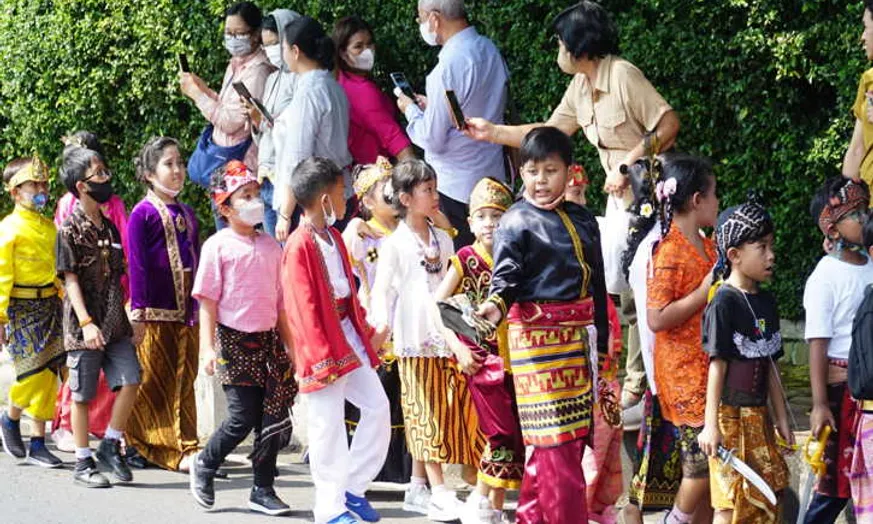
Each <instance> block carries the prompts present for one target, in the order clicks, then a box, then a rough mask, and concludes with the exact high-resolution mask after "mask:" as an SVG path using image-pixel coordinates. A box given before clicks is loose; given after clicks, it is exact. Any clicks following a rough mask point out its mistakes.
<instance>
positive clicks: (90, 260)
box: [56, 146, 140, 488]
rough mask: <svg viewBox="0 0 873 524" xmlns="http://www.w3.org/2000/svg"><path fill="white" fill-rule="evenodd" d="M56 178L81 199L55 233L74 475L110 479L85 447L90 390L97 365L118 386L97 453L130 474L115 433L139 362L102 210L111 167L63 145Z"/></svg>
mask: <svg viewBox="0 0 873 524" xmlns="http://www.w3.org/2000/svg"><path fill="white" fill-rule="evenodd" d="M61 179H62V180H63V182H64V186H66V188H67V190H68V191H70V192H71V193H73V195H74V196H75V197H76V198H78V199H79V205H78V207H76V210H75V211H73V214H72V215H70V216H69V217H67V219H66V220H65V221H64V223H63V225H62V226H61V229H60V233H59V235H58V239H57V248H56V251H57V271H58V275H59V276H60V277H61V278H63V279H64V282H65V286H66V296H65V298H64V346H65V348H66V350H67V367H69V368H70V378H69V381H70V390H71V391H72V393H73V402H74V405H73V411H72V422H73V438H74V439H75V443H76V467H75V470H74V472H73V480H74V481H75V482H76V483H78V484H81V485H84V486H86V487H94V488H105V487H109V480H108V479H107V478H106V477H104V476H103V475H102V474H101V473H100V472H99V471H97V468H96V466H95V464H94V459H93V458H92V457H91V449H90V448H89V447H88V403H89V402H90V401H91V400H92V399H93V398H94V394H95V391H96V388H97V377H98V374H99V372H100V370H101V369H102V370H103V372H104V373H105V374H106V381H107V383H108V384H109V387H110V389H112V390H114V391H116V392H117V394H116V397H115V403H114V405H113V406H112V417H111V418H110V420H109V426H108V427H107V428H106V434H105V436H104V437H103V440H102V441H101V442H100V447H99V448H98V449H97V458H98V459H100V461H101V462H103V463H105V464H108V465H109V466H111V468H112V471H113V473H114V475H115V478H116V479H117V480H119V481H121V482H130V481H131V480H133V475H132V474H131V473H130V469H129V468H128V467H127V464H125V462H124V460H123V459H122V458H121V456H120V455H119V439H121V437H122V432H123V431H124V429H125V427H126V426H127V419H128V417H129V416H130V411H131V408H132V406H133V402H134V400H135V399H136V390H137V385H138V384H139V377H140V366H139V361H138V360H137V357H136V349H135V348H134V346H133V343H132V342H131V336H132V335H133V332H132V330H131V327H130V323H129V322H128V320H127V313H126V312H125V310H124V290H123V289H122V286H121V276H122V275H123V274H124V272H125V268H124V253H123V251H122V248H121V236H120V234H119V233H118V230H117V229H116V228H115V225H113V224H112V222H110V221H109V220H108V219H106V218H105V217H104V216H103V213H102V212H101V211H100V204H103V203H105V202H107V201H108V200H109V199H110V198H111V197H112V194H113V191H112V173H110V172H109V170H107V169H106V164H105V163H104V161H103V157H102V156H101V155H100V154H99V153H97V152H96V151H92V150H90V149H88V148H85V147H79V146H69V147H67V148H66V149H65V150H64V156H63V167H62V168H61Z"/></svg>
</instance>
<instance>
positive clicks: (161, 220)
mask: <svg viewBox="0 0 873 524" xmlns="http://www.w3.org/2000/svg"><path fill="white" fill-rule="evenodd" d="M135 164H136V174H137V178H138V179H139V180H140V181H141V182H142V183H144V184H145V185H146V186H147V187H148V192H147V193H146V196H145V198H144V199H143V200H142V201H140V202H139V204H137V205H136V207H134V208H133V211H132V212H131V213H130V220H129V222H128V230H127V231H128V235H129V236H130V253H129V257H128V258H129V264H128V265H129V271H130V293H131V297H130V317H131V320H133V331H134V342H136V343H137V354H138V356H139V361H140V364H141V365H142V381H141V384H140V388H139V391H138V393H137V398H136V403H135V404H134V409H133V413H132V415H131V418H130V422H129V424H128V430H127V441H128V444H129V445H131V446H133V447H135V448H136V450H137V451H138V452H139V453H140V454H141V455H142V456H143V457H145V458H146V459H147V460H148V461H149V462H152V463H154V464H156V465H158V466H160V467H162V468H165V469H170V470H181V471H186V470H187V467H188V462H189V460H188V459H189V457H190V456H191V455H192V454H193V453H194V452H196V451H197V442H198V441H197V410H196V406H195V402H194V379H195V378H196V377H197V363H198V348H199V344H198V338H197V335H198V333H197V326H196V317H195V311H196V310H197V307H196V304H195V302H194V301H193V300H192V299H191V298H190V297H191V287H192V285H193V283H194V273H195V271H196V270H197V258H198V256H197V255H198V251H199V248H200V246H199V241H198V239H199V237H198V227H197V218H196V217H195V215H194V210H193V209H191V208H190V207H189V206H187V205H185V204H182V203H181V202H179V201H178V200H176V196H177V195H178V194H179V193H180V192H181V191H182V186H183V185H184V184H185V164H184V161H183V159H182V156H181V154H180V153H179V144H178V142H176V140H174V139H172V138H167V137H157V138H153V139H152V140H150V141H149V142H148V143H147V144H146V145H145V146H144V147H143V148H142V151H140V154H139V156H138V157H137V158H136V159H135Z"/></svg>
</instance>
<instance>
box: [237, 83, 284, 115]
mask: <svg viewBox="0 0 873 524" xmlns="http://www.w3.org/2000/svg"><path fill="white" fill-rule="evenodd" d="M231 85H232V86H233V88H234V89H235V90H236V92H237V94H238V95H239V96H241V97H242V98H244V99H245V101H246V102H248V103H249V104H251V105H253V106H255V109H257V110H258V113H260V114H261V116H262V117H264V119H265V120H266V121H267V122H269V123H270V125H273V124H275V121H274V120H273V115H271V114H270V112H269V111H268V110H267V108H266V107H264V104H262V103H261V101H260V100H258V99H257V98H255V97H253V96H252V93H251V92H250V91H249V89H248V88H247V87H246V85H245V84H243V83H242V82H234V83H233V84H231Z"/></svg>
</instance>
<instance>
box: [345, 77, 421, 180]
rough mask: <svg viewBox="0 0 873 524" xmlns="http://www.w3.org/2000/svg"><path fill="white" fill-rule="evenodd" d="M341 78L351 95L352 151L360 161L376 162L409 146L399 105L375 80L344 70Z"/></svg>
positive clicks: (350, 144) (347, 93) (350, 132)
mask: <svg viewBox="0 0 873 524" xmlns="http://www.w3.org/2000/svg"><path fill="white" fill-rule="evenodd" d="M337 81H338V82H339V85H341V86H342V88H343V90H344V91H345V92H346V97H347V98H348V99H349V120H350V122H349V152H350V153H351V154H352V157H353V158H354V159H355V163H356V164H372V163H374V162H375V161H376V157H377V156H379V155H382V156H386V157H396V156H397V154H398V153H400V152H401V151H403V149H405V148H407V147H409V145H410V144H411V142H410V141H409V137H407V136H406V133H405V132H404V131H403V128H402V127H400V124H398V123H397V118H396V117H397V108H396V107H395V106H394V104H393V103H392V102H391V99H390V98H388V96H387V95H385V93H383V92H382V91H381V90H380V89H379V86H377V85H376V83H375V82H373V81H372V80H370V79H369V78H367V77H364V76H360V75H356V74H353V73H349V72H346V71H342V70H341V71H340V72H339V77H338V78H337Z"/></svg>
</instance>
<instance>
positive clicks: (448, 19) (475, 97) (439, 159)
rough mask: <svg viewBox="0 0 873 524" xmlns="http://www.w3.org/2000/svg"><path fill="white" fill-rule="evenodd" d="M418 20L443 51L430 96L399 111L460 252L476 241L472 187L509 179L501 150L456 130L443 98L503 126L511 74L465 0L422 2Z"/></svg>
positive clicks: (403, 103) (403, 100) (401, 100)
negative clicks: (450, 96) (433, 175)
mask: <svg viewBox="0 0 873 524" xmlns="http://www.w3.org/2000/svg"><path fill="white" fill-rule="evenodd" d="M418 20H419V24H420V27H419V29H420V31H421V36H422V38H423V39H424V41H425V42H427V44H428V45H431V46H437V45H441V46H442V47H443V48H442V50H441V51H440V54H439V62H438V63H437V65H436V67H434V69H433V71H431V73H430V74H429V75H428V76H427V85H426V92H427V96H421V95H416V100H415V101H413V100H412V99H410V98H409V97H407V96H404V95H402V94H399V95H398V100H397V105H398V107H399V108H400V110H401V111H403V113H404V114H405V115H406V120H407V121H408V122H409V125H408V126H407V128H406V130H407V132H408V134H409V137H410V139H412V142H413V143H415V144H416V145H417V146H419V147H421V148H422V149H424V154H425V160H427V162H428V163H429V164H430V165H431V166H433V168H434V170H436V172H437V174H438V175H439V179H438V183H437V189H438V191H439V193H440V209H442V211H443V213H445V215H446V216H447V217H448V218H449V221H450V222H451V223H452V226H453V227H454V228H455V229H457V230H458V235H457V236H456V237H455V248H456V249H458V248H460V247H463V246H466V245H470V244H472V243H473V241H474V238H473V235H472V234H471V233H470V227H469V225H468V224H467V216H468V212H467V204H468V203H469V201H470V192H472V190H473V186H475V185H476V182H478V181H479V180H480V179H482V178H484V177H487V176H490V177H494V178H497V179H499V180H503V179H504V178H505V176H504V167H503V149H502V147H501V146H499V145H496V144H490V143H484V142H479V141H476V140H472V139H470V138H469V137H467V136H465V135H464V134H463V133H462V132H460V131H459V130H457V129H456V128H455V127H454V124H453V122H452V118H451V112H450V111H449V107H448V104H447V103H446V95H445V93H446V90H452V91H454V92H455V96H457V98H458V102H459V103H460V106H461V109H462V110H463V112H464V113H465V114H471V115H481V116H483V117H484V118H487V119H489V120H491V121H494V122H498V123H502V122H503V113H504V108H505V106H506V82H507V79H508V72H507V70H506V65H505V63H504V62H503V57H501V55H500V52H499V51H498V50H497V47H496V46H495V45H494V43H493V42H491V40H489V39H488V38H486V37H484V36H482V35H480V34H479V33H478V32H476V29H475V28H474V27H472V26H471V25H470V24H469V22H468V21H467V18H466V13H465V11H464V2H463V0H419V2H418Z"/></svg>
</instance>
